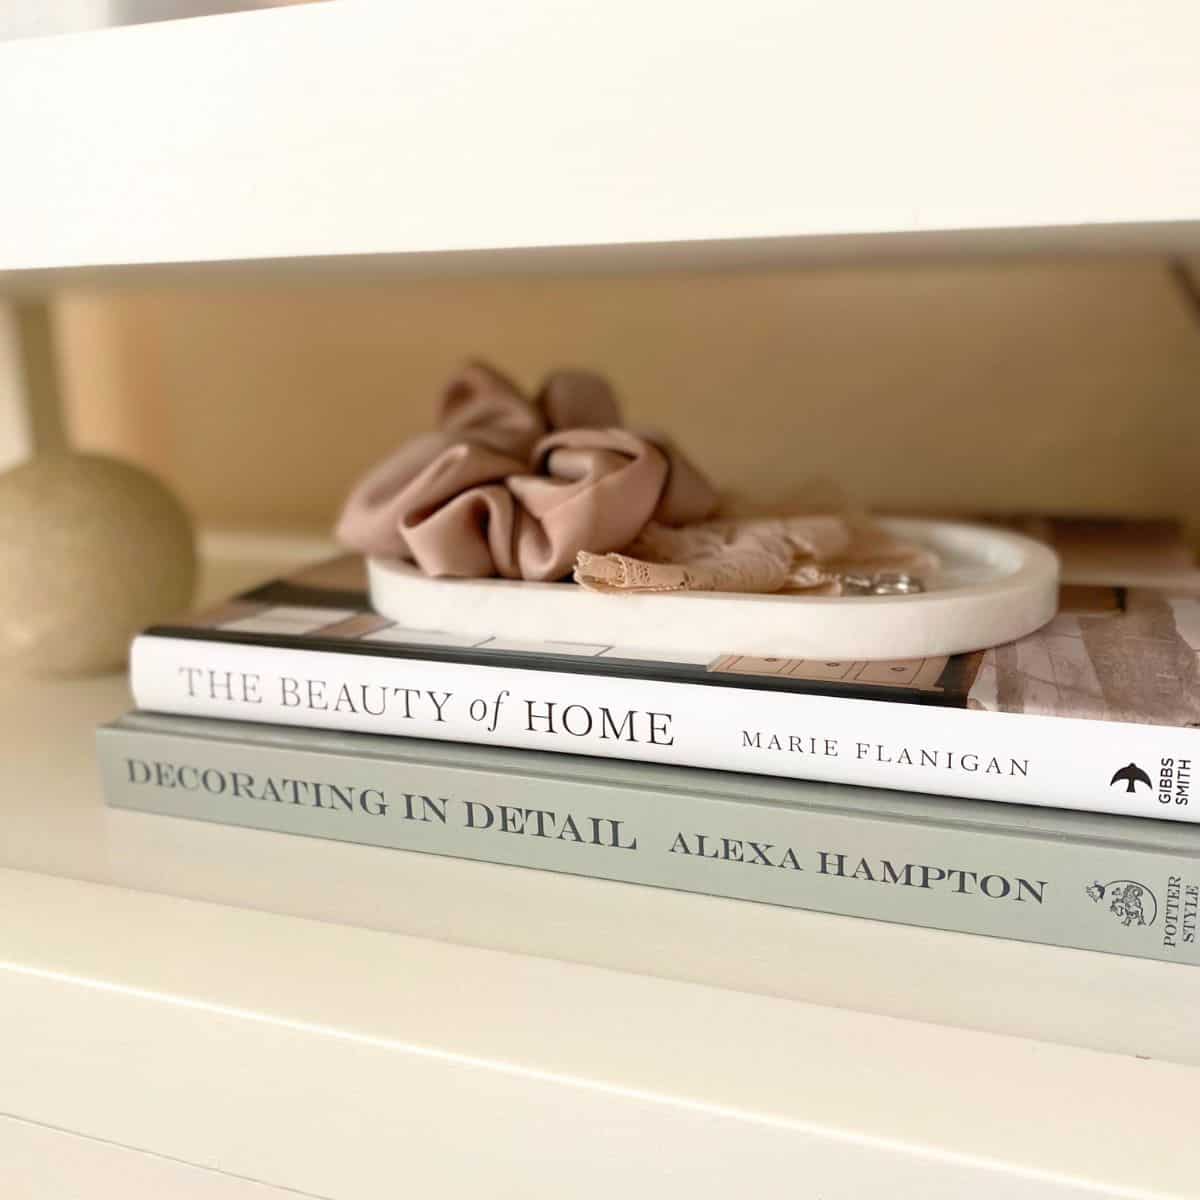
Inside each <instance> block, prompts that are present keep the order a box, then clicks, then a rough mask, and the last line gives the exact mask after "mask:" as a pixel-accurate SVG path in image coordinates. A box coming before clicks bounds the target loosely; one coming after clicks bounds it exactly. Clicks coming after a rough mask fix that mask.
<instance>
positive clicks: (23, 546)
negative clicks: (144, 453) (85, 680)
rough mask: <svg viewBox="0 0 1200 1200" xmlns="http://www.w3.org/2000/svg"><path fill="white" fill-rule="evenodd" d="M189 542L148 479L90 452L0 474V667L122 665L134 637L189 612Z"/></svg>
mask: <svg viewBox="0 0 1200 1200" xmlns="http://www.w3.org/2000/svg"><path fill="white" fill-rule="evenodd" d="M195 578H196V552H195V539H194V537H193V534H192V527H191V522H190V521H189V520H188V516H187V513H186V512H185V511H184V509H183V507H182V505H180V503H179V502H178V501H177V500H176V499H175V497H174V496H172V495H171V493H170V492H168V491H167V489H166V488H165V487H163V485H162V484H161V483H159V482H158V480H156V479H155V478H154V477H153V476H152V475H149V474H147V473H146V472H145V471H143V470H140V469H139V468H137V467H134V466H130V465H129V464H128V463H123V462H118V461H117V460H116V459H113V458H107V457H104V456H102V455H97V454H73V453H68V452H63V453H54V454H46V455H42V456H39V457H36V458H34V459H32V460H31V461H29V462H26V463H23V464H22V465H21V466H19V467H14V468H13V469H12V470H10V471H6V472H4V473H3V474H0V668H3V669H5V670H14V669H15V670H18V671H22V672H24V673H27V674H35V675H82V674H89V673H93V672H97V671H103V670H108V669H112V668H115V667H118V666H120V665H121V664H122V663H124V662H125V659H126V655H127V653H128V650H129V641H130V638H131V637H132V636H133V634H135V633H136V632H137V631H138V630H139V629H141V628H143V627H144V626H146V625H148V624H151V623H152V622H154V621H156V620H161V619H162V618H164V617H167V616H169V615H171V614H173V613H176V612H178V611H180V610H181V609H184V608H186V607H187V605H188V604H189V603H190V601H191V598H192V587H193V585H194V583H195Z"/></svg>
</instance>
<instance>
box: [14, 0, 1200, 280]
mask: <svg viewBox="0 0 1200 1200" xmlns="http://www.w3.org/2000/svg"><path fill="white" fill-rule="evenodd" d="M681 13H682V10H681V9H677V8H676V6H674V5H671V4H667V5H656V6H649V7H647V6H645V5H638V4H634V3H633V2H632V0H619V2H617V3H615V4H610V5H603V6H595V5H585V4H582V3H579V4H576V3H572V4H569V5H563V4H561V3H550V2H548V0H543V2H540V3H527V4H524V5H522V6H520V8H519V10H517V11H515V12H514V11H513V10H512V9H511V6H495V7H486V8H485V7H484V6H470V7H468V8H463V7H460V6H453V5H446V6H418V7H412V6H408V5H372V4H365V3H346V4H328V5H308V6H302V7H299V8H285V9H277V10H270V11H261V12H250V13H241V14H232V15H227V16H220V17H209V18H201V19H197V20H192V21H177V22H166V23H163V24H157V25H145V26H135V27H128V28H121V29H113V30H105V31H101V32H96V33H89V34H80V35H75V36H67V37H58V38H41V39H33V40H29V41H17V42H10V43H7V44H3V45H0V145H2V146H3V148H4V154H5V186H4V188H3V189H2V190H0V228H4V229H7V230H9V231H10V236H8V237H6V238H4V239H2V240H0V277H2V278H0V282H3V283H4V285H5V286H8V287H20V286H21V285H22V284H25V285H32V286H44V285H48V284H51V283H56V282H61V281H62V280H63V279H64V278H65V279H75V278H83V279H90V278H94V277H95V275H96V273H97V272H99V273H100V274H101V275H104V276H107V275H108V273H109V272H114V273H116V274H118V275H119V274H121V273H122V272H124V271H128V270H130V269H137V268H139V267H149V266H156V265H157V266H161V265H163V264H175V269H179V266H180V265H185V266H186V265H191V266H192V267H196V266H200V265H202V264H262V265H266V266H274V267H276V268H277V267H278V264H279V263H280V262H284V261H290V260H296V259H300V260H303V262H304V265H305V266H310V267H311V266H315V265H317V264H320V265H323V266H328V265H334V266H340V267H343V268H349V269H353V270H356V271H363V270H371V269H380V270H396V269H405V270H416V271H430V272H441V271H447V270H457V271H463V270H467V271H474V270H508V269H513V268H526V267H532V268H534V269H549V270H562V269H576V268H579V267H583V268H586V269H611V268H616V269H623V268H624V267H625V266H634V265H636V266H645V265H648V264H654V263H664V264H666V265H672V266H678V265H709V264H713V265H728V264H731V263H739V262H750V263H756V264H761V263H764V262H799V261H805V260H806V259H809V258H829V257H830V256H834V257H844V256H860V255H864V254H870V255H880V254H885V255H886V254H893V253H920V254H926V253H993V252H1003V251H1012V250H1069V251H1073V250H1097V249H1143V250H1144V249H1155V250H1168V251H1179V252H1187V251H1189V250H1196V249H1197V248H1200V221H1198V220H1197V217H1198V216H1200V214H1198V213H1197V210H1196V205H1195V198H1196V196H1197V195H1200V138H1198V137H1196V126H1195V118H1194V114H1195V112H1196V110H1197V101H1198V97H1200V82H1198V81H1197V76H1196V73H1195V70H1194V47H1195V46H1196V45H1197V44H1200V9H1197V8H1196V6H1195V5H1191V4H1186V3H1168V4H1162V5H1158V6H1156V7H1155V8H1154V10H1153V12H1152V13H1150V14H1147V13H1145V12H1142V11H1140V10H1137V11H1135V10H1134V9H1133V8H1130V7H1128V6H1125V5H1120V4H1115V3H1106V4H1101V5H1096V4H1095V3H1088V2H1086V0H1069V2H1068V3H1064V4H1060V5H1056V6H1049V7H1048V6H1046V5H1042V4H1035V3H1032V2H1029V0H1025V2H1021V3H1016V4H1007V5H1003V6H1000V5H991V4H989V5H962V4H955V3H949V2H947V0H920V2H919V3H916V4H909V5H903V6H880V5H877V4H868V3H866V2H865V0H859V2H856V3H849V4H844V5H834V6H830V5H821V4H816V3H811V2H805V3H794V2H790V3H784V2H783V0H777V2H776V0H756V2H753V3H749V4H742V5H738V6H735V7H730V6H688V7H687V10H686V15H687V19H686V20H683V19H681ZM61 272H67V273H68V274H66V275H63V274H59V273H61Z"/></svg>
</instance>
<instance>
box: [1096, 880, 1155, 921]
mask: <svg viewBox="0 0 1200 1200" xmlns="http://www.w3.org/2000/svg"><path fill="white" fill-rule="evenodd" d="M1084 890H1085V891H1086V892H1087V894H1088V895H1089V896H1090V897H1091V898H1092V900H1093V901H1094V902H1095V903H1096V904H1104V905H1106V906H1107V907H1108V911H1109V912H1110V913H1112V915H1113V916H1114V917H1116V918H1117V920H1118V921H1120V922H1121V924H1122V925H1126V926H1129V925H1153V924H1154V922H1155V921H1156V920H1157V919H1158V900H1157V899H1156V898H1155V895H1154V893H1153V892H1152V891H1151V890H1150V889H1149V888H1148V887H1147V886H1146V885H1145V884H1144V883H1138V882H1137V880H1135V879H1110V880H1109V881H1108V883H1101V882H1100V881H1099V880H1098V879H1097V880H1096V882H1095V883H1092V884H1089V885H1088V886H1087V887H1086V888H1085V889H1084Z"/></svg>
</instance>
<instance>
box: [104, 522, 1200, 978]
mask: <svg viewBox="0 0 1200 1200" xmlns="http://www.w3.org/2000/svg"><path fill="white" fill-rule="evenodd" d="M1066 528H1067V529H1068V533H1069V534H1070V537H1067V536H1066V535H1063V534H1062V531H1061V530H1058V531H1057V534H1056V536H1060V535H1061V536H1063V537H1065V538H1066V540H1067V541H1070V540H1071V537H1074V538H1075V540H1076V541H1078V540H1079V538H1078V534H1079V532H1080V527H1078V526H1073V527H1066ZM1143 533H1144V531H1143ZM1052 540H1054V539H1052ZM1094 540H1095V539H1094V538H1091V539H1088V538H1084V539H1083V541H1084V542H1087V543H1088V544H1091V543H1092V542H1094ZM1126 540H1128V539H1126ZM1135 540H1136V539H1135ZM1060 548H1061V547H1060ZM1065 559H1066V566H1067V570H1066V577H1067V578H1068V579H1070V578H1072V576H1074V577H1075V578H1084V579H1089V580H1091V579H1095V578H1097V577H1098V575H1099V576H1102V575H1103V574H1104V573H1105V571H1104V567H1103V564H1101V566H1100V567H1097V566H1096V564H1095V563H1094V562H1092V563H1091V564H1084V563H1083V561H1082V560H1077V561H1076V562H1075V563H1074V564H1073V562H1072V558H1071V556H1070V554H1067V555H1065ZM1176 561H1177V560H1176ZM1110 565H1112V564H1110ZM1139 572H1140V575H1139ZM1109 574H1110V575H1112V577H1113V578H1114V579H1115V580H1116V584H1115V586H1114V585H1103V584H1100V583H1096V584H1095V585H1093V586H1067V587H1064V589H1063V595H1062V605H1061V611H1060V614H1059V616H1058V617H1057V618H1056V619H1055V620H1054V621H1053V622H1052V623H1051V624H1050V625H1048V626H1046V627H1045V628H1043V629H1042V630H1040V631H1038V632H1037V633H1035V634H1033V635H1031V636H1029V637H1027V638H1025V639H1023V640H1021V641H1020V642H1017V643H1014V644H1011V645H1006V646H1001V647H997V648H995V649H992V650H988V651H985V652H980V653H975V654H968V655H958V656H954V657H951V658H948V659H924V660H918V661H912V660H909V661H902V662H901V661H896V662H832V661H830V662H816V661H807V660H805V661H801V660H795V659H770V658H747V657H744V656H739V655H736V654H714V655H713V656H712V657H711V658H705V659H703V660H699V659H697V660H695V661H680V658H679V657H678V656H664V655H652V654H648V653H646V652H644V651H636V650H628V649H623V648H621V647H614V646H599V645H597V646H588V645H576V644H571V645H562V644H538V645H530V644H527V643H514V642H506V641H504V640H503V639H501V638H499V637H491V638H478V639H467V638H462V637H458V636H454V635H449V634H444V633H439V632H437V631H430V630H416V629H407V628H404V627H402V626H400V625H398V624H396V623H395V622H392V621H389V620H387V619H385V618H382V617H380V616H378V615H377V614H375V613H374V612H372V611H371V610H370V608H369V605H368V603H367V598H366V595H365V592H364V590H363V584H362V564H361V562H359V561H357V560H354V559H343V560H338V561H336V562H334V563H330V564H325V565H323V566H320V567H316V568H313V569H311V570H309V571H306V572H303V573H301V574H299V575H297V576H295V577H293V578H291V579H288V580H285V581H277V582H274V583H271V584H268V585H266V586H264V587H261V588H258V589H257V590H255V591H252V592H250V593H247V594H245V595H243V596H241V597H239V598H237V599H235V600H233V601H230V602H228V603H226V604H223V605H221V606H219V607H218V608H215V609H213V610H210V611H207V612H202V613H199V614H195V615H191V616H189V617H186V618H183V619H181V620H179V621H177V622H174V623H171V624H167V625H163V626H158V627H155V628H152V629H150V630H148V631H146V633H144V634H143V635H141V636H140V637H139V638H138V639H137V640H136V641H135V643H134V647H133V652H132V659H131V673H132V683H133V691H134V696H135V698H136V701H137V704H138V711H137V712H134V713H131V714H130V715H128V716H126V717H124V718H122V719H121V720H119V721H117V722H115V723H114V724H112V725H109V726H105V727H104V728H102V729H101V730H100V731H99V735H98V740H99V749H100V759H101V765H102V770H103V776H104V782H105V789H106V794H107V797H108V800H109V802H110V803H112V804H115V805H119V806H122V807H127V808H136V809H142V810H147V811H152V812H157V813H165V814H170V815H174V816H183V817H195V818H201V819H206V820H213V821H222V822H228V823H231V824H235V825H245V826H253V827H257V828H261V829H269V830H279V831H285V832H290V833H299V834H308V835H311V836H315V837H324V838H334V839H338V840H343V841H350V842H362V843H369V844H372V845H378V846H388V847H395V848H397V849H403V850H415V851H424V852H428V853H432V854H448V855H455V856H458V857H462V858H472V859H481V860H485V861H489V862H496V863H507V864H513V865H518V866H526V867H540V868H545V869H548V870H553V871H562V872H568V873H573V874H579V875H590V876H594V877H597V878H602V879H613V880H624V881H629V882H634V883H642V884H650V885H656V886H660V887H670V888H677V889H681V890H685V891H694V892H702V893H707V894H711V895H718V896H727V897H735V898H739V899H744V900H755V901H762V902H767V903H772V904H779V905H787V906H792V907H797V908H807V909H814V910H819V911H825V912H831V913H839V914H845V915H852V916H861V917H870V918H876V919H881V920H887V921H896V922H903V923H907V924H913V925H925V926H931V927H935V928H940V929H950V930H959V931H963V932H969V933H976V934H986V935H992V936H998V937H1008V938H1016V939H1021V940H1025V941H1033V942H1048V943H1053V944H1057V945H1063V946H1072V947H1079V948H1084V949H1091V950H1102V951H1112V952H1117V953H1123V954H1130V955H1138V956H1142V957H1147V958H1159V959H1164V960H1168V961H1173V962H1181V963H1193V964H1200V950H1198V949H1197V923H1198V918H1197V912H1198V908H1200V827H1197V826H1196V825H1195V824H1190V823H1191V822H1195V821H1197V819H1200V795H1198V794H1197V791H1196V787H1195V784H1196V779H1197V773H1196V763H1197V760H1198V759H1200V754H1198V753H1197V751H1200V589H1197V588H1196V587H1195V578H1196V575H1195V572H1194V571H1191V570H1190V569H1189V570H1185V571H1180V572H1179V574H1178V577H1177V579H1178V582H1176V577H1175V576H1173V575H1172V574H1171V572H1167V573H1166V577H1165V579H1164V577H1163V573H1162V572H1157V573H1156V572H1154V571H1153V570H1151V571H1150V572H1147V571H1146V570H1145V569H1144V567H1136V568H1134V569H1128V570H1127V569H1124V568H1120V569H1118V567H1116V566H1115V565H1114V566H1113V569H1112V570H1111V571H1109ZM1138 578H1141V579H1143V580H1147V581H1149V582H1151V583H1155V584H1158V585H1160V586H1127V585H1128V584H1129V583H1130V581H1131V580H1132V581H1134V582H1136V580H1137V579H1138ZM1161 585H1165V586H1161ZM396 735H400V736H396ZM701 768H703V769H701ZM848 785H853V786H848ZM1147 818H1158V819H1147Z"/></svg>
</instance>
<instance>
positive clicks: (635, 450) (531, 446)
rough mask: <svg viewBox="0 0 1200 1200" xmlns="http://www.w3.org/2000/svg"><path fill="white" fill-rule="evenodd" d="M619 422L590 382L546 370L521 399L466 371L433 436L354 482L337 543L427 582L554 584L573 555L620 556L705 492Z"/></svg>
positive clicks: (701, 505)
mask: <svg viewBox="0 0 1200 1200" xmlns="http://www.w3.org/2000/svg"><path fill="white" fill-rule="evenodd" d="M620 425H621V414H620V411H619V409H618V406H617V402H616V398H615V397H614V395H613V392H612V389H611V388H610V386H609V385H608V383H607V382H606V381H605V380H604V379H603V378H602V377H600V376H599V375H594V374H592V373H590V372H587V371H556V372H554V373H553V374H551V375H550V376H549V377H548V378H547V379H546V381H545V383H544V384H543V385H542V388H541V390H540V391H539V392H538V394H537V395H536V396H535V397H534V398H533V399H532V400H531V399H529V398H528V397H526V396H524V395H522V394H521V392H520V391H519V389H518V388H517V387H516V385H515V384H514V383H513V382H512V381H511V380H509V379H507V378H505V376H503V375H501V374H500V373H499V372H498V371H495V370H493V369H492V368H491V367H488V366H486V365H484V364H482V363H470V364H468V365H467V366H466V367H464V368H463V369H462V370H461V371H459V373H458V374H457V375H455V377H454V378H453V379H452V380H451V381H450V383H449V385H448V386H447V388H446V390H445V392H444V393H443V395H442V404H441V414H440V419H439V421H438V429H437V431H436V432H434V433H426V434H422V435H420V436H418V437H416V438H413V439H412V440H411V441H409V442H407V443H406V444H405V445H403V446H401V447H400V449H399V450H397V451H396V452H395V453H394V454H392V455H391V456H390V457H388V458H386V459H385V460H384V461H383V462H381V463H379V465H378V466H376V467H375V468H374V469H373V470H371V471H370V472H369V473H368V474H367V475H366V477H365V478H363V479H362V480H361V481H360V482H359V483H358V484H357V485H356V486H355V488H354V489H353V491H352V492H351V493H350V496H349V497H348V499H347V500H346V504H345V507H344V508H343V510H342V515H341V518H340V519H339V521H338V525H337V537H338V539H339V540H340V541H341V542H342V543H343V544H345V545H346V546H348V547H350V548H351V549H354V550H357V551H359V552H361V553H363V554H369V555H373V556H377V557H393V558H402V559H408V560H411V561H413V562H415V563H416V564H417V565H418V566H419V567H420V568H421V570H422V571H424V572H425V574H427V575H438V576H457V577H466V578H484V577H488V576H494V575H500V576H503V577H504V578H506V579H532V580H554V579H561V578H563V577H564V576H567V575H569V574H570V572H571V569H572V567H573V566H574V565H575V560H576V556H577V555H578V554H579V553H580V551H589V552H591V553H593V554H607V553H609V552H610V551H615V550H622V549H624V548H625V547H626V546H628V545H629V544H630V543H631V542H633V541H634V539H635V538H636V537H637V536H638V534H639V533H641V531H642V530H643V529H644V528H645V527H646V525H647V524H648V523H649V522H651V521H653V522H656V523H658V524H663V525H686V524H689V523H691V522H694V521H702V520H704V519H705V518H706V517H708V516H710V515H712V513H713V512H714V510H715V509H716V506H717V494H716V492H715V491H714V489H713V488H712V486H711V485H710V484H709V482H708V481H707V480H706V479H705V478H704V476H703V475H701V474H700V472H699V471H697V470H696V468H695V467H693V466H692V465H691V463H689V462H688V461H687V459H685V458H684V457H683V455H681V454H680V453H679V451H677V450H676V449H675V448H674V447H673V446H672V445H671V444H670V443H669V442H668V441H667V440H666V439H665V438H663V437H660V436H659V435H657V434H655V435H647V434H636V433H633V432H631V431H630V430H628V429H623V428H621V427H620Z"/></svg>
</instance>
